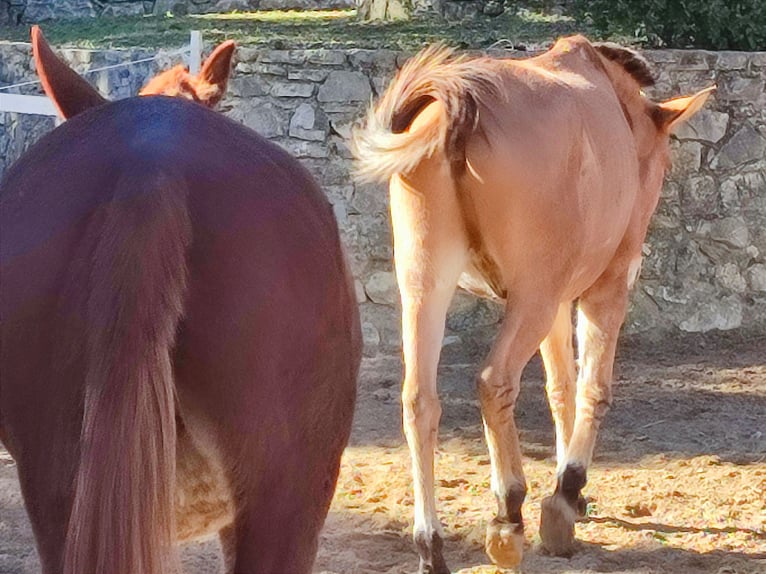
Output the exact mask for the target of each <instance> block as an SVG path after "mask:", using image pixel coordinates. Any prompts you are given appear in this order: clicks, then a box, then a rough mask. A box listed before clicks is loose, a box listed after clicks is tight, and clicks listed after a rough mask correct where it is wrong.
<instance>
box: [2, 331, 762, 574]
mask: <svg viewBox="0 0 766 574" xmlns="http://www.w3.org/2000/svg"><path fill="white" fill-rule="evenodd" d="M400 372H401V365H400V362H399V360H398V359H397V358H384V359H367V360H366V361H365V363H364V365H363V371H362V376H361V379H360V385H359V402H358V407H357V413H356V420H355V426H354V432H353V436H352V440H351V444H350V446H349V448H348V449H347V451H346V454H345V456H344V459H343V466H342V470H341V477H340V480H339V483H338V490H337V493H336V496H335V500H334V502H333V507H332V511H331V514H330V516H329V518H328V521H327V524H326V526H325V529H324V531H323V535H322V539H321V546H320V551H319V555H318V558H317V563H316V568H315V572H317V573H325V574H330V573H332V574H357V573H358V574H367V573H381V574H383V573H385V574H403V573H409V572H414V571H415V570H416V568H417V559H416V556H415V553H414V550H413V548H412V545H411V543H410V538H409V528H410V521H411V514H412V494H411V482H410V478H409V459H408V454H407V449H406V446H405V444H404V440H403V437H402V433H401V431H400V415H399V411H400V404H399V399H398V386H399V378H400ZM475 372H476V365H475V364H450V365H445V366H443V367H442V369H441V378H440V393H441V397H442V404H443V408H444V413H443V417H442V425H441V443H440V449H439V452H438V456H437V483H438V486H437V494H438V499H439V508H440V513H441V516H442V520H443V522H444V526H445V530H446V533H447V540H446V543H445V544H446V550H447V559H448V562H449V564H450V565H451V567H452V568H453V570H454V571H458V570H460V571H461V572H462V573H464V574H465V573H468V572H470V573H479V572H481V573H483V574H489V573H492V574H494V573H495V572H500V571H498V570H496V569H495V568H492V567H490V566H488V565H487V564H488V561H487V558H486V557H485V556H484V554H483V551H482V547H481V541H482V538H483V534H484V526H485V524H486V522H487V520H489V519H490V518H491V516H492V512H493V510H494V503H493V501H492V496H491V494H490V493H489V489H488V484H489V459H488V457H487V453H486V448H485V446H484V443H483V438H482V433H481V424H480V423H481V421H480V415H479V409H478V403H477V401H476V396H475V392H474V385H473V377H474V373H475ZM616 379H617V381H616V388H615V400H614V405H613V408H612V410H611V412H610V414H609V415H608V417H607V420H606V423H605V426H604V428H603V429H602V432H601V435H600V439H599V445H598V447H597V454H596V458H595V461H594V465H593V467H592V469H591V471H590V475H589V483H588V485H587V487H586V495H587V496H588V497H589V498H590V500H591V504H590V506H589V510H590V516H589V518H588V519H586V520H585V521H583V522H582V523H580V524H578V526H577V535H578V538H579V539H580V540H581V541H582V543H581V547H580V550H579V552H578V553H577V554H576V555H575V556H574V557H573V558H571V559H561V558H554V557H550V556H546V555H544V554H543V553H542V552H541V551H540V549H539V548H538V544H539V537H538V534H537V523H538V519H539V509H540V500H541V499H542V497H543V496H545V495H547V494H549V493H550V492H551V490H552V488H553V485H554V458H553V447H552V444H553V432H552V423H551V420H550V415H549V413H548V410H547V404H546V402H545V393H544V390H543V382H542V370H541V367H540V362H539V360H537V359H535V360H533V361H532V363H531V364H530V366H529V367H528V368H527V370H526V372H525V376H524V382H523V385H522V392H521V397H520V402H519V405H518V407H517V411H516V412H517V421H518V426H519V428H520V429H521V439H522V447H523V450H524V457H525V460H524V462H525V470H526V475H527V482H528V485H529V495H528V497H527V502H526V504H525V508H524V512H525V517H526V522H527V530H526V537H527V542H528V548H527V553H526V556H525V560H524V563H523V565H522V572H526V573H530V574H531V573H562V574H563V573H574V574H582V573H586V572H588V573H589V572H610V573H619V572H623V573H630V574H639V573H641V574H648V573H690V574H693V573H712V574H755V573H759V574H761V573H766V339H763V338H760V339H748V338H746V337H740V338H739V339H736V340H722V339H720V338H718V339H714V338H703V337H697V338H690V339H683V340H680V341H675V342H671V343H670V344H668V343H663V344H662V345H648V344H641V345H636V344H630V343H628V344H624V345H623V346H622V348H621V350H620V353H619V359H618V367H617V371H616ZM183 556H184V563H185V565H186V569H185V571H186V572H187V573H189V574H209V573H215V572H217V569H218V567H219V563H220V562H219V557H218V547H217V543H215V542H208V543H204V544H198V545H190V546H187V547H186V548H184V550H183ZM461 569H462V570H461ZM33 572H38V566H37V558H36V555H35V550H34V542H33V538H32V534H31V531H30V528H29V524H28V522H27V519H26V516H25V514H24V510H23V506H22V500H21V495H20V493H19V488H18V482H17V478H16V471H15V468H14V466H13V463H12V461H11V460H10V458H9V457H8V456H7V453H5V452H4V451H2V450H0V573H2V574H11V573H12V574H31V573H33ZM285 574H290V573H287V572H286V573H285Z"/></svg>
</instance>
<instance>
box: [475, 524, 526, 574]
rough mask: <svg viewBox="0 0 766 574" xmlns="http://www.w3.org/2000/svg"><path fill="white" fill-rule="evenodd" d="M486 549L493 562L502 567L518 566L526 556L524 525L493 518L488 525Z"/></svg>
mask: <svg viewBox="0 0 766 574" xmlns="http://www.w3.org/2000/svg"><path fill="white" fill-rule="evenodd" d="M484 549H485V551H486V552H487V556H489V559H490V560H492V563H493V564H495V565H497V566H500V567H501V568H516V567H517V566H518V565H519V564H521V559H522V558H523V556H524V527H523V526H522V525H521V524H513V523H509V522H500V521H498V520H493V521H492V522H490V524H489V526H487V538H486V540H485V542H484Z"/></svg>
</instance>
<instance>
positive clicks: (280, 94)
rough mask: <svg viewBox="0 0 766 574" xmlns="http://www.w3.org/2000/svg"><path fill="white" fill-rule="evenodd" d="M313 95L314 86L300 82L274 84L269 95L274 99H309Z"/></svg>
mask: <svg viewBox="0 0 766 574" xmlns="http://www.w3.org/2000/svg"><path fill="white" fill-rule="evenodd" d="M313 93H314V84H306V83H302V82H274V84H273V85H272V86H271V95H272V96H274V97H276V98H310V97H311V96H312V95H313Z"/></svg>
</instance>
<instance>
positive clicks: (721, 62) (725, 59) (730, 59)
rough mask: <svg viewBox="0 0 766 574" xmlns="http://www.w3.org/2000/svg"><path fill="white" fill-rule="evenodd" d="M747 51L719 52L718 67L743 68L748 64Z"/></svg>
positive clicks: (725, 68) (726, 68)
mask: <svg viewBox="0 0 766 574" xmlns="http://www.w3.org/2000/svg"><path fill="white" fill-rule="evenodd" d="M747 60H748V54H747V52H728V51H722V52H718V59H717V60H716V68H718V69H719V70H743V69H744V68H745V67H746V66H747Z"/></svg>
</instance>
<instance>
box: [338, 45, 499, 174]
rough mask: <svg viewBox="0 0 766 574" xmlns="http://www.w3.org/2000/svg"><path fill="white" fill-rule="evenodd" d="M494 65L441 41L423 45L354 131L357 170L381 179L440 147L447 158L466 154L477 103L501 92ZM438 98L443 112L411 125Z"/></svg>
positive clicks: (404, 170)
mask: <svg viewBox="0 0 766 574" xmlns="http://www.w3.org/2000/svg"><path fill="white" fill-rule="evenodd" d="M498 69H499V68H498V66H496V65H495V62H493V61H492V60H490V59H488V58H481V57H479V58H477V57H469V56H465V55H462V56H457V55H455V53H454V52H453V51H452V50H451V49H449V48H446V47H443V46H439V45H436V46H430V47H428V48H426V49H425V50H423V51H421V52H420V53H419V54H417V55H416V56H415V57H413V58H412V59H411V60H409V61H408V62H407V63H406V64H405V65H404V67H403V68H402V69H401V70H400V71H399V73H398V74H397V76H396V78H395V79H394V80H393V81H392V82H391V85H390V86H389V87H388V89H387V90H386V92H385V93H384V94H383V97H382V98H381V99H380V101H379V102H378V104H377V106H375V107H374V108H373V107H371V108H370V111H369V113H368V115H367V121H366V124H365V126H364V127H363V128H361V129H359V130H357V131H356V132H355V133H354V139H353V142H352V149H353V152H354V156H355V158H356V175H357V176H358V177H359V178H360V179H361V180H364V181H385V180H387V179H388V178H389V177H391V176H392V175H393V174H395V173H407V172H408V171H411V170H412V169H414V168H415V167H416V166H417V165H418V164H419V163H420V162H421V161H422V160H423V159H425V158H427V157H430V156H431V155H433V154H434V153H435V152H437V151H439V150H441V151H444V152H445V153H446V154H447V157H448V158H449V160H450V161H451V162H453V164H454V163H456V162H457V163H460V162H461V161H462V160H464V159H465V155H464V154H465V142H466V139H467V137H468V136H469V135H470V134H471V133H472V132H473V131H474V130H475V129H476V126H477V123H478V110H479V104H480V102H481V101H482V100H485V99H486V98H487V97H489V96H498V95H499V94H500V92H501V88H500V81H499V77H498V74H497V71H498ZM433 101H439V102H440V103H441V104H442V108H441V117H440V118H438V119H437V120H435V121H430V122H427V123H426V124H425V125H423V126H421V127H419V128H418V129H415V130H413V131H410V130H409V129H408V128H409V127H410V124H411V123H412V120H413V119H414V118H415V117H416V116H417V115H418V113H419V112H420V111H422V110H423V109H424V108H425V107H426V106H427V105H428V104H430V103H431V102H433Z"/></svg>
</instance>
